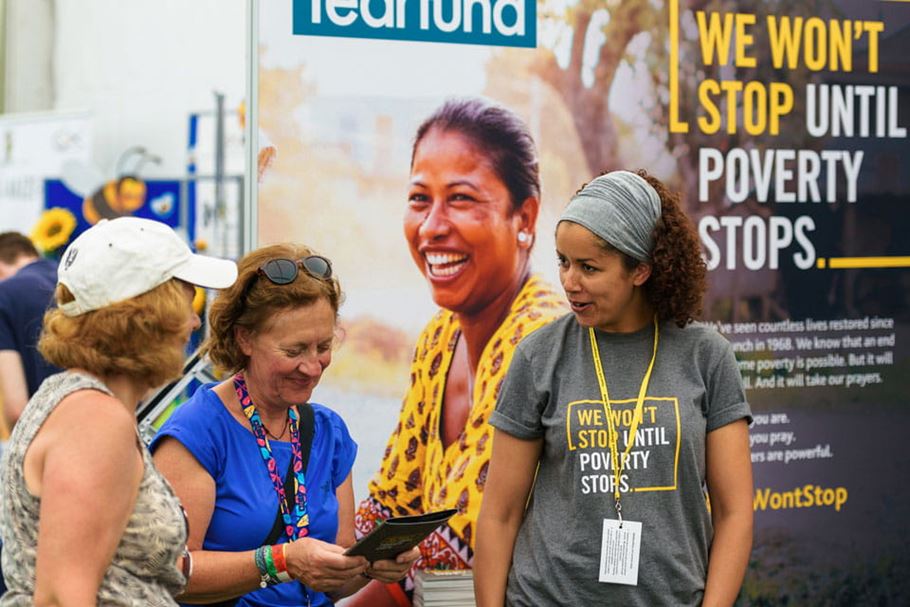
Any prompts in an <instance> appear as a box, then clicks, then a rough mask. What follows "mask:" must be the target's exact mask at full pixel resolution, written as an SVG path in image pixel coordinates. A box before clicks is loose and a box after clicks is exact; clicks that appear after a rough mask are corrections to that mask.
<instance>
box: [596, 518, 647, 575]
mask: <svg viewBox="0 0 910 607" xmlns="http://www.w3.org/2000/svg"><path fill="white" fill-rule="evenodd" d="M620 524H622V527H620ZM640 553H641V523H639V522H637V521H627V520H624V521H622V523H620V522H619V521H618V520H615V519H604V529H603V539H602V540H601V545H600V577H599V578H598V581H600V582H605V583H607V584H626V585H627V586H637V585H638V557H639V554H640Z"/></svg>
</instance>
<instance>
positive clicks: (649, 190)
mask: <svg viewBox="0 0 910 607" xmlns="http://www.w3.org/2000/svg"><path fill="white" fill-rule="evenodd" d="M556 249H557V256H558V259H559V264H560V279H561V282H562V286H563V289H564V290H565V293H566V297H567V299H568V301H569V304H570V305H571V308H572V314H570V315H567V316H566V317H564V318H562V319H560V320H558V321H556V322H554V323H552V324H550V325H549V326H547V327H545V328H543V329H541V330H539V331H537V332H536V333H535V334H534V335H531V336H529V337H528V338H527V339H525V340H524V341H523V342H522V343H521V345H520V346H519V348H518V351H517V352H516V354H515V357H514V359H513V362H512V365H511V367H510V369H509V373H508V375H507V377H506V379H505V381H504V383H503V387H502V390H501V392H500V395H499V400H498V402H497V407H496V411H495V412H494V413H493V415H492V417H491V419H490V423H491V424H492V425H493V426H494V427H495V428H496V432H495V434H494V447H493V456H492V461H491V464H490V470H489V476H488V479H487V483H486V492H485V498H484V503H483V506H482V509H481V513H480V519H479V522H478V529H477V552H476V557H475V558H476V560H475V567H474V569H475V580H476V582H475V587H476V593H477V604H478V605H479V606H480V607H490V606H500V605H503V604H507V605H514V606H524V605H528V606H531V605H557V604H558V605H579V606H588V605H600V604H608V603H609V604H617V605H640V606H652V605H692V606H696V605H705V606H708V605H727V606H729V605H731V604H732V603H733V601H734V600H735V598H736V595H737V593H738V591H739V588H740V585H741V584H742V579H743V575H744V572H745V568H746V563H747V560H748V556H749V550H750V547H751V541H752V474H751V463H750V457H749V441H748V423H749V421H750V420H751V417H750V411H749V407H748V404H747V403H746V400H745V394H744V391H743V387H742V382H741V379H740V375H739V370H738V367H737V364H736V360H735V358H734V356H733V351H732V348H731V346H730V344H729V343H728V342H727V341H726V340H725V339H724V338H723V337H722V336H721V335H719V334H718V333H717V332H716V331H715V330H713V329H712V328H708V327H703V326H694V325H692V324H690V323H691V321H692V319H693V316H694V315H695V314H697V313H698V312H699V311H700V308H701V298H702V295H703V293H704V290H705V272H706V271H705V265H704V262H703V260H702V258H701V255H700V246H699V241H698V237H697V234H696V233H695V231H694V229H693V227H692V224H691V222H690V221H689V220H688V218H687V217H686V216H685V214H684V213H683V212H682V210H681V209H680V206H679V203H678V200H677V197H676V195H675V194H673V193H671V192H670V191H669V190H667V189H666V187H665V186H664V185H663V184H661V183H660V182H659V181H658V180H657V179H655V178H653V177H651V176H650V175H648V174H647V173H645V172H644V171H640V172H638V173H637V174H636V173H630V172H627V171H615V172H612V173H607V174H605V175H602V176H600V177H598V178H596V179H594V180H593V181H592V182H591V183H589V184H587V185H586V186H585V187H584V188H583V189H582V190H581V191H579V193H578V194H577V195H576V196H575V197H574V198H573V199H572V201H571V202H570V203H569V205H568V206H567V207H566V209H565V211H564V212H563V214H562V216H561V217H560V222H559V224H558V227H557V231H556ZM535 478H536V480H535ZM708 495H710V508H709V505H708V500H707V497H708Z"/></svg>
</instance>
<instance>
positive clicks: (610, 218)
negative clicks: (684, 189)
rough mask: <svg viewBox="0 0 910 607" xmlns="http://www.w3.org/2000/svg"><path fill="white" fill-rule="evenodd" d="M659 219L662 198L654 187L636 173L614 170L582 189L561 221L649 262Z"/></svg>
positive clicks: (565, 211)
mask: <svg viewBox="0 0 910 607" xmlns="http://www.w3.org/2000/svg"><path fill="white" fill-rule="evenodd" d="M658 219H660V196H658V195H657V191H656V190H655V189H654V188H653V187H651V184H650V183H648V182H647V181H645V180H644V179H643V178H642V177H640V176H638V175H636V174H635V173H630V172H629V171H613V172H612V173H607V174H606V175H601V176H600V177H597V178H596V179H593V180H592V181H591V182H590V183H588V185H586V186H585V187H584V188H582V190H581V191H580V192H579V193H578V194H576V195H575V197H574V198H573V199H572V200H571V201H570V202H569V204H568V205H567V206H566V209H565V210H564V211H563V212H562V215H561V216H560V218H559V221H571V222H573V223H577V224H579V225H581V226H584V227H586V228H588V229H589V230H591V232H593V233H594V234H595V235H597V236H599V237H600V238H602V239H604V240H605V241H607V242H608V243H609V244H611V245H612V246H614V247H616V248H617V249H618V250H620V251H622V252H623V253H626V254H628V255H631V256H632V257H634V258H635V259H637V260H638V261H650V259H651V249H652V248H653V247H654V235H653V232H654V226H655V225H657V220H658Z"/></svg>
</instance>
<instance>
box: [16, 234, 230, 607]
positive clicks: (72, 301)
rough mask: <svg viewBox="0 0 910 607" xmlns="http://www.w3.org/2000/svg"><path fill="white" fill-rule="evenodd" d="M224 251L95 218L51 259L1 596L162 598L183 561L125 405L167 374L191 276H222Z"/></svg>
mask: <svg viewBox="0 0 910 607" xmlns="http://www.w3.org/2000/svg"><path fill="white" fill-rule="evenodd" d="M236 276H237V268H236V265H235V264H234V263H233V262H231V261H226V260H220V259H212V258H207V257H202V256H199V255H195V254H193V253H192V252H191V251H190V249H189V248H188V247H187V246H186V244H185V243H184V242H183V241H182V240H181V239H180V238H179V237H178V236H177V234H176V233H174V231H173V230H172V229H171V228H169V227H168V226H166V225H164V224H161V223H158V222H155V221H151V220H148V219H139V218H135V217H124V218H119V219H114V220H112V221H102V222H100V223H98V224H97V225H96V226H94V227H92V228H90V229H88V230H87V231H86V232H84V233H83V234H82V235H80V236H79V237H78V238H77V239H76V240H75V241H74V242H73V243H72V244H71V245H70V246H69V247H68V248H67V250H66V252H65V253H64V255H63V259H62V261H61V264H60V269H59V276H58V286H57V294H56V298H57V304H58V307H57V309H55V310H51V311H50V312H48V313H47V315H46V316H45V319H44V333H43V335H42V337H41V340H40V342H39V349H40V350H41V353H42V354H43V355H44V357H45V358H47V359H48V360H49V361H51V362H52V363H54V364H56V365H58V366H60V367H62V368H64V369H65V370H64V372H62V373H60V374H57V375H54V376H52V377H50V378H48V379H47V380H46V381H45V382H44V383H43V384H42V385H41V387H40V389H39V390H38V392H36V393H35V395H34V396H33V397H32V399H31V400H30V401H29V404H28V406H27V407H26V408H25V411H24V412H23V415H22V417H21V418H20V420H19V423H18V424H17V425H16V428H15V430H14V431H13V434H12V436H11V437H10V441H9V444H8V446H7V451H8V460H7V463H6V467H5V468H4V470H3V475H2V483H3V484H2V536H3V538H4V546H3V571H4V575H5V576H6V582H7V585H8V587H9V590H8V591H7V592H6V594H4V595H3V597H2V598H0V605H3V606H8V605H32V604H37V605H95V604H101V605H130V606H137V607H138V606H140V605H141V606H149V605H155V606H156V605H175V604H176V603H175V602H174V600H173V599H172V598H171V596H172V595H174V594H176V593H178V592H179V591H180V590H181V589H182V588H183V585H184V583H185V578H186V576H187V573H188V571H189V569H190V568H191V566H192V563H191V562H190V561H189V560H188V559H186V558H184V557H182V554H183V553H184V546H185V542H186V537H187V531H186V524H185V520H184V517H183V514H182V512H181V508H180V502H179V501H178V500H177V498H176V497H175V496H174V494H173V492H172V491H171V489H170V487H169V486H168V484H167V482H166V481H165V480H164V478H163V477H161V476H160V475H159V474H158V472H157V471H156V470H155V468H154V466H153V465H152V459H151V456H150V454H149V452H148V451H147V449H146V448H145V446H144V445H143V444H142V441H140V440H139V436H138V433H137V429H136V416H135V413H136V406H137V404H138V403H139V401H140V400H141V399H142V397H143V396H144V395H145V394H146V393H147V392H148V391H149V389H151V388H154V387H157V386H159V385H161V384H163V383H164V382H166V381H168V380H170V379H172V378H174V377H176V376H179V375H180V372H181V369H182V367H183V358H184V348H185V346H186V342H187V339H188V338H189V335H190V332H191V331H192V330H193V329H194V328H195V327H198V325H199V318H198V317H197V316H196V315H195V314H194V313H193V310H192V297H193V285H199V286H203V287H209V288H224V287H227V286H230V285H231V284H232V283H233V282H234V280H235V278H236Z"/></svg>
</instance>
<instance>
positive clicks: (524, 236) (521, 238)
mask: <svg viewBox="0 0 910 607" xmlns="http://www.w3.org/2000/svg"><path fill="white" fill-rule="evenodd" d="M530 239H531V236H530V234H528V233H527V232H519V233H518V242H520V243H521V244H524V243H526V242H528V241H529V240H530Z"/></svg>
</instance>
